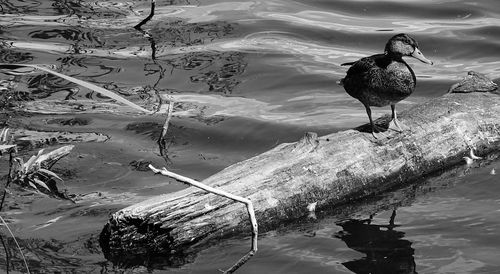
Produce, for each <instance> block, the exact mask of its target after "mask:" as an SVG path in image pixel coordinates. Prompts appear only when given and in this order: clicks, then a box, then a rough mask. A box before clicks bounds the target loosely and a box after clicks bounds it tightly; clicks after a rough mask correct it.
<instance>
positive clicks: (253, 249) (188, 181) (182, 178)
mask: <svg viewBox="0 0 500 274" xmlns="http://www.w3.org/2000/svg"><path fill="white" fill-rule="evenodd" d="M149 168H150V169H151V170H152V171H153V172H154V173H160V174H162V175H165V176H168V177H171V178H174V179H176V180H178V181H181V182H183V183H186V184H190V185H193V186H195V187H197V188H201V189H203V190H205V191H207V192H210V193H214V194H217V195H220V196H223V197H226V198H229V199H231V200H233V201H237V202H240V203H244V204H245V205H246V207H247V211H248V215H249V217H250V222H251V224H252V247H251V249H250V251H248V253H247V254H245V256H243V257H242V258H241V259H240V260H239V261H238V262H236V263H235V264H234V265H233V266H232V267H231V268H229V269H228V270H226V271H223V272H224V273H233V272H234V271H236V270H237V269H238V268H240V267H241V266H242V265H243V264H244V263H246V262H247V261H248V260H249V259H250V258H251V257H252V256H253V255H254V254H255V253H256V252H257V237H258V233H259V230H258V225H257V219H256V218H255V211H254V209H253V204H252V201H250V200H249V199H246V198H243V197H240V196H236V195H234V194H231V193H229V192H226V191H224V190H220V189H216V188H213V187H211V186H207V185H205V184H203V183H200V182H198V181H196V180H193V179H191V178H188V177H185V176H182V175H179V174H177V173H173V172H171V171H168V170H167V169H166V168H162V169H157V168H155V167H154V166H152V165H149Z"/></svg>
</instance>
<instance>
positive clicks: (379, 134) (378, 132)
mask: <svg viewBox="0 0 500 274" xmlns="http://www.w3.org/2000/svg"><path fill="white" fill-rule="evenodd" d="M365 109H366V114H368V119H370V125H371V126H372V135H373V137H374V138H375V139H381V138H384V137H386V136H385V134H384V133H383V129H382V128H381V127H379V126H377V125H376V124H375V123H373V119H372V110H371V109H370V106H368V105H365Z"/></svg>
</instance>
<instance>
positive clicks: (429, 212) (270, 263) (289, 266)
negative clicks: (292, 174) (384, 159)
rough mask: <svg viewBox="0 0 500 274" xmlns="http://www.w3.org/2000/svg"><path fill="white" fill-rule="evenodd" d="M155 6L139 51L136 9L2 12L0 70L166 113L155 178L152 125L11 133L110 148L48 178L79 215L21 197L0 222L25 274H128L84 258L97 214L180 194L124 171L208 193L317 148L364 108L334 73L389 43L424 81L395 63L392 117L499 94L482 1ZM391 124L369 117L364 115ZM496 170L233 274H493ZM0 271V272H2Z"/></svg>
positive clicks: (44, 5) (369, 211)
mask: <svg viewBox="0 0 500 274" xmlns="http://www.w3.org/2000/svg"><path fill="white" fill-rule="evenodd" d="M157 5H158V7H157V10H156V15H155V17H154V19H153V21H151V22H149V23H148V24H146V25H145V26H144V27H143V29H145V30H148V32H149V33H150V38H147V37H144V35H143V34H142V33H141V32H139V31H137V30H135V29H133V28H132V27H133V26H134V24H136V23H137V22H139V21H140V20H141V19H142V18H144V17H145V15H146V14H147V12H148V9H149V1H130V2H125V1H97V2H95V1H62V0H60V1H36V0H31V1H28V0H24V1H21V0H19V1H0V8H1V9H0V12H1V13H2V16H1V17H0V38H1V39H2V40H1V43H2V44H1V45H2V47H1V54H0V59H1V62H22V63H30V64H51V65H56V68H57V70H58V71H59V72H62V73H64V74H67V75H71V76H74V77H78V78H81V79H83V80H87V81H90V82H93V83H95V84H98V85H100V86H104V87H106V88H108V89H111V90H114V91H116V92H119V93H121V94H122V95H123V96H127V97H128V98H129V99H130V100H132V101H135V102H136V103H138V104H146V103H147V102H150V101H154V100H156V98H157V96H156V95H157V94H160V95H162V96H166V95H169V96H171V97H173V98H174V99H175V100H176V101H177V102H179V106H178V108H177V109H176V111H175V113H174V119H173V120H172V125H171V127H170V131H169V134H170V137H171V140H172V144H171V146H170V148H169V159H167V161H165V159H163V158H162V157H160V156H159V155H158V153H157V147H156V143H155V141H154V140H155V138H157V137H158V135H159V134H160V131H161V126H162V118H161V117H140V116H137V117H136V116H133V117H128V116H120V115H104V114H102V115H76V114H75V115H69V116H68V115H66V116H64V117H63V119H68V118H72V117H78V118H85V119H88V121H89V123H88V124H86V125H78V124H77V125H73V124H72V123H64V122H61V116H59V115H38V116H34V117H31V118H30V119H21V120H20V121H17V122H18V123H24V124H25V126H29V127H31V128H38V129H53V130H56V129H58V130H61V129H62V130H73V131H96V132H102V133H105V134H107V135H109V136H111V139H110V140H109V141H107V142H106V143H89V144H78V145H77V146H76V148H75V150H74V151H73V153H72V154H71V155H70V156H69V157H67V158H65V159H63V160H62V161H61V163H60V164H58V166H56V169H57V168H58V167H59V172H60V173H61V174H62V175H63V177H64V179H65V181H66V185H67V187H68V190H69V191H70V192H71V193H76V194H80V196H81V198H80V200H79V202H78V203H77V204H69V203H67V202H62V201H58V200H51V199H49V198H44V197H40V196H39V195H35V194H30V193H24V192H22V191H21V192H20V193H22V194H18V195H17V196H15V197H10V198H9V200H8V205H9V208H8V210H7V211H6V212H5V213H4V215H5V216H6V218H7V219H8V221H9V222H10V226H11V228H12V229H13V230H14V231H13V232H14V233H15V235H16V236H18V237H19V239H20V243H21V245H22V246H23V249H24V250H25V254H26V256H27V258H28V261H29V263H30V266H31V268H32V270H34V271H39V272H48V273H51V272H54V271H62V272H71V271H74V272H89V273H92V272H98V271H104V272H106V271H108V272H113V271H116V272H120V271H121V270H123V269H120V268H117V267H114V266H113V265H112V263H110V262H107V261H106V260H105V259H104V257H103V255H102V254H101V252H100V247H99V245H98V243H97V235H98V234H99V232H100V230H101V228H102V226H103V224H104V223H105V221H106V220H107V218H108V214H109V213H112V212H114V211H116V210H118V209H120V208H123V207H124V206H126V205H129V204H132V203H134V202H137V201H140V200H144V199H146V198H148V197H151V196H152V195H155V194H158V193H165V192H171V191H175V190H178V189H181V188H183V187H184V186H182V185H179V184H177V183H175V182H172V181H167V182H165V179H162V178H158V177H155V176H153V175H152V174H151V173H150V172H142V171H138V170H136V169H134V168H133V167H132V166H131V165H129V163H130V162H132V161H134V160H135V161H136V160H147V161H152V162H153V163H154V164H155V165H157V166H162V165H168V166H169V169H171V170H173V171H175V172H177V173H181V174H184V175H187V176H191V177H194V178H196V179H203V178H205V177H207V176H209V175H211V174H213V173H215V172H217V171H218V170H220V169H222V168H224V167H226V166H228V165H230V164H232V163H235V162H238V161H241V160H244V159H247V158H249V157H251V156H253V155H256V154H258V153H260V152H263V151H265V150H267V149H270V148H272V147H273V146H275V145H276V144H278V143H281V142H289V141H294V140H297V139H298V138H299V137H300V136H301V135H303V134H304V133H305V132H307V131H316V132H318V133H320V134H324V133H328V132H332V131H337V130H340V129H343V128H351V127H354V126H357V125H359V124H361V123H365V122H367V119H366V114H365V112H364V109H363V107H362V105H361V104H360V103H359V102H357V101H356V100H355V99H353V98H351V97H349V96H348V95H347V94H346V93H345V92H344V91H343V88H342V87H341V86H339V85H337V84H336V82H337V81H338V80H339V79H340V78H342V77H343V75H344V74H345V70H346V68H345V67H341V66H340V64H341V63H344V62H349V61H354V60H356V59H358V58H360V57H362V56H366V55H370V54H374V53H379V52H381V51H382V50H383V47H384V45H385V42H386V41H387V39H388V38H389V37H391V36H392V35H394V34H396V33H400V32H406V33H409V34H410V35H412V36H414V37H415V38H416V39H417V40H418V42H419V45H420V49H421V51H422V52H423V53H424V54H425V55H426V57H427V58H429V59H431V60H433V61H434V63H435V65H434V66H428V65H425V64H422V63H420V62H418V61H417V60H408V62H409V63H410V64H411V66H412V67H413V68H414V70H415V72H416V74H417V78H418V84H417V90H416V91H415V93H414V94H413V95H412V96H411V97H409V98H408V99H407V100H405V101H403V102H401V103H399V104H398V109H400V110H403V109H407V108H409V107H411V106H412V105H413V104H415V103H419V102H423V101H426V100H430V99H432V98H433V97H437V96H440V95H442V94H444V93H445V92H446V90H447V89H448V87H449V86H450V85H451V84H453V83H455V82H456V81H458V80H459V79H461V78H462V77H463V76H465V75H466V72H467V71H468V70H475V71H478V72H481V73H484V74H486V75H487V76H489V77H491V78H493V79H495V78H498V71H499V69H500V66H499V57H500V39H499V37H500V22H499V18H500V6H499V5H498V3H497V1H493V0H489V1H486V0H484V1H463V0H461V1H451V0H449V1H448V0H442V1H429V0H420V1H395V0H394V1H324V0H323V1H314V0H307V1H306V0H301V1H276V0H271V1H240V2H225V1H220V0H212V1H188V0H184V1H182V0H179V1H175V0H172V1H161V0H160V1H157ZM153 57H154V58H155V60H153ZM0 77H1V79H8V77H10V76H8V75H6V74H1V73H0ZM19 79H20V80H22V81H23V83H25V84H24V85H23V86H21V87H20V89H24V90H25V91H29V92H30V96H31V97H32V98H33V99H36V100H50V99H67V100H81V99H93V100H103V99H102V98H100V96H98V95H96V94H94V93H92V92H90V91H88V90H85V89H83V88H78V87H76V86H74V85H73V84H71V83H69V82H66V81H64V80H60V79H58V78H56V77H52V76H47V75H43V74H42V75H37V76H25V77H21V78H19ZM388 112H389V109H388V108H387V109H375V110H374V115H375V116H377V117H378V116H380V115H382V114H387V113H388ZM3 167H4V164H3V166H2V168H3ZM493 169H496V170H500V163H499V162H498V161H496V162H491V163H490V162H483V163H482V165H481V166H478V165H474V166H472V167H470V168H466V167H463V168H459V169H458V170H455V171H452V172H450V173H446V174H443V175H441V176H440V177H438V178H434V179H430V180H426V181H423V182H421V183H420V184H419V185H417V186H410V187H407V188H403V189H400V190H395V191H394V192H390V193H387V194H384V195H381V196H379V197H374V198H372V199H370V200H366V201H361V202H359V203H356V204H355V205H348V206H344V207H342V208H338V209H333V210H330V211H328V212H318V213H317V215H318V219H316V220H313V219H305V220H302V221H300V222H298V223H297V224H295V225H289V226H286V227H283V228H281V229H278V230H277V231H273V232H269V233H267V234H265V235H262V236H261V240H260V250H259V252H258V253H257V255H256V256H255V257H254V258H252V260H251V261H250V262H249V263H248V264H246V265H245V266H243V267H242V268H241V269H240V271H239V273H353V272H354V273H416V272H418V273H497V272H498V268H499V266H500V262H499V261H498V258H500V241H499V240H498V235H499V231H500V221H498V220H500V218H499V217H500V199H499V198H498V195H497V193H499V192H500V185H499V184H498V181H499V179H498V175H493V174H491V171H492V170H493ZM98 192H99V193H100V195H99V194H98ZM83 194H86V195H83ZM3 235H6V234H3ZM6 238H8V237H4V239H6ZM6 241H7V242H8V243H10V245H12V246H13V243H12V239H11V238H10V239H6ZM248 244H249V242H248V240H247V239H245V240H230V241H226V242H224V243H221V244H220V245H218V246H215V247H212V248H209V249H208V250H206V251H204V252H202V253H201V254H199V255H198V256H197V257H196V258H195V259H194V261H193V262H192V263H190V264H187V265H184V266H182V267H180V268H170V267H168V266H162V267H159V268H163V269H162V270H160V269H154V270H152V271H153V272H156V273H163V272H172V273H207V272H209V273H214V272H216V271H217V269H219V268H227V267H228V266H230V265H231V264H232V263H233V262H235V261H236V260H237V259H238V258H239V257H240V256H241V255H243V254H244V253H245V252H246V250H247V249H248ZM16 252H17V251H16V249H15V248H11V253H14V254H11V255H13V257H15V258H16V259H14V260H13V261H12V263H11V264H12V265H10V269H11V270H12V268H14V269H17V270H21V271H22V270H23V268H22V265H21V262H20V261H19V254H17V256H16ZM11 257H12V256H11ZM4 262H5V258H0V267H1V268H2V269H4V270H5V269H6V268H5V263H4ZM135 271H137V272H141V271H146V268H143V267H137V268H135Z"/></svg>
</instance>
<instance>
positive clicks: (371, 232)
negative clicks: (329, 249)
mask: <svg viewBox="0 0 500 274" xmlns="http://www.w3.org/2000/svg"><path fill="white" fill-rule="evenodd" d="M395 218H396V210H393V211H392V215H391V217H390V220H389V222H388V224H387V225H378V224H372V220H373V216H372V215H370V217H369V218H368V219H361V220H357V219H350V220H346V221H342V222H339V223H337V225H339V226H341V227H342V229H343V230H342V231H340V232H338V233H337V234H336V235H335V237H336V238H339V239H341V240H342V241H344V242H345V243H346V245H347V246H348V247H349V248H351V249H353V250H356V251H358V252H361V253H364V254H365V257H364V258H361V259H355V260H352V261H348V262H344V263H342V264H343V265H344V266H345V267H347V268H348V269H349V270H351V271H352V272H354V273H359V274H361V273H374V274H375V273H377V274H378V273H380V274H383V273H401V274H410V273H417V272H416V271H415V268H416V267H415V259H414V258H413V254H414V249H413V248H412V247H411V245H412V243H411V242H410V241H408V240H405V239H403V237H404V235H405V234H404V232H401V231H397V230H396V228H397V227H398V226H397V225H395V224H394V219H395Z"/></svg>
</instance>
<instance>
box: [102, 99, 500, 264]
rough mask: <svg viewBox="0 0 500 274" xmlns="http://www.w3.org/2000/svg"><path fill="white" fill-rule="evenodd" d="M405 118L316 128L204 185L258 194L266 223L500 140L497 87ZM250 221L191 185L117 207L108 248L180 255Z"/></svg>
mask: <svg viewBox="0 0 500 274" xmlns="http://www.w3.org/2000/svg"><path fill="white" fill-rule="evenodd" d="M332 119H334V117H332ZM387 120H388V119H387V118H385V119H384V118H382V119H379V120H378V122H381V121H385V122H387ZM401 121H402V122H403V123H405V125H407V126H409V127H410V130H409V131H406V132H404V133H396V132H390V133H389V134H388V138H387V139H382V140H374V139H373V137H372V136H371V134H369V133H367V132H362V130H361V129H360V130H346V131H342V132H338V133H334V134H330V135H327V136H322V137H317V136H316V134H314V133H308V134H306V136H305V137H304V138H303V139H302V140H300V141H299V142H296V143H286V144H281V145H279V146H277V147H276V148H274V149H272V150H270V151H268V152H265V153H263V154H261V155H258V156H256V157H253V158H251V159H248V160H245V161H243V162H240V163H237V164H234V165H232V166H230V167H228V168H226V169H224V170H223V171H221V172H219V173H217V174H215V175H213V176H211V177H209V178H207V179H205V180H204V181H203V183H204V184H207V185H210V186H212V187H215V188H220V189H223V190H225V191H227V192H229V193H232V194H235V195H238V196H242V197H247V198H248V199H250V200H251V201H252V202H253V204H254V207H255V212H256V216H257V221H258V223H259V227H260V229H261V231H266V230H269V229H273V228H275V227H276V226H277V225H279V224H283V223H284V222H286V221H290V220H293V219H295V218H297V217H300V216H303V215H306V214H307V205H308V204H309V203H311V202H318V204H317V206H318V209H321V208H322V207H323V208H324V207H326V206H332V205H336V204H341V203H345V202H346V201H349V200H351V199H356V198H360V197H363V196H367V195H371V194H374V193H378V192H381V191H383V190H387V189H389V188H391V187H394V186H397V185H401V184H405V183H408V182H411V181H416V180H417V179H419V178H421V177H422V176H424V175H426V174H430V173H432V172H436V171H440V170H444V169H446V168H449V167H451V166H453V165H457V164H459V163H460V162H463V157H464V156H466V155H468V154H469V151H470V149H471V148H473V149H474V151H475V153H476V154H477V155H485V154H488V153H489V152H491V151H493V150H495V149H498V148H499V147H500V96H499V95H497V94H492V93H468V94H447V95H445V96H443V97H440V98H435V99H432V100H431V101H429V102H427V103H424V104H421V105H417V106H415V107H413V108H411V109H410V110H408V111H406V112H402V113H401ZM249 227H250V226H249V223H248V218H247V215H246V212H245V209H244V208H243V207H242V206H241V205H239V204H237V203H235V202H233V201H231V200H228V199H224V198H222V197H218V196H214V195H213V194H207V193H205V192H204V191H201V190H198V189H195V188H187V189H185V190H182V191H179V192H176V193H170V194H166V195H161V196H157V197H154V198H152V199H149V200H146V201H144V202H141V203H138V204H135V205H132V206H129V207H127V208H125V209H122V210H120V211H118V212H116V213H115V214H113V215H112V216H111V218H110V220H109V221H108V223H107V224H106V226H105V228H104V229H103V232H102V233H101V246H102V247H103V250H104V252H105V254H106V255H107V257H108V258H110V259H114V260H118V261H121V260H123V259H125V258H129V259H130V258H131V257H130V256H133V257H134V258H138V257H137V256H138V255H141V254H142V255H144V254H146V255H147V254H154V253H164V254H165V253H167V254H172V255H176V254H180V255H182V254H183V253H185V252H193V251H196V250H198V249H199V248H200V247H202V246H203V244H206V243H207V240H209V239H213V238H214V237H215V238H218V237H226V236H228V235H234V233H240V232H244V233H247V234H246V235H248V234H250V231H249ZM146 257H149V256H146ZM129 262H130V261H129Z"/></svg>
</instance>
